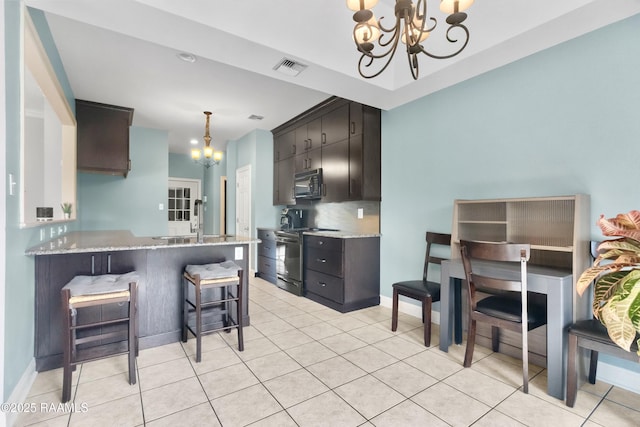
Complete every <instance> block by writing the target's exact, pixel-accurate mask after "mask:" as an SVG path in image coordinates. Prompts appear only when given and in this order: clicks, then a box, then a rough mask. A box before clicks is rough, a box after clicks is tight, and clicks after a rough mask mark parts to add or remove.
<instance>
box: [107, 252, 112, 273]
mask: <svg viewBox="0 0 640 427" xmlns="http://www.w3.org/2000/svg"><path fill="white" fill-rule="evenodd" d="M107 273H108V274H111V254H109V255H107Z"/></svg>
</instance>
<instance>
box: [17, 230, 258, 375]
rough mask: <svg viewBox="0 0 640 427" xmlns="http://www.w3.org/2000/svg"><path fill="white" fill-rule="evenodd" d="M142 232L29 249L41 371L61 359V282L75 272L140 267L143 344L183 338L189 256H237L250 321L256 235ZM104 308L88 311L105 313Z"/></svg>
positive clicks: (86, 236) (199, 259) (77, 237)
mask: <svg viewBox="0 0 640 427" xmlns="http://www.w3.org/2000/svg"><path fill="white" fill-rule="evenodd" d="M201 240H202V241H201V242H198V240H197V239H196V237H195V236H193V237H191V236H158V237H137V236H134V235H133V234H132V233H131V232H129V231H122V230H118V231H78V232H72V233H69V234H67V235H64V236H60V237H58V238H56V239H53V240H51V241H48V242H43V243H42V244H40V245H38V246H34V247H32V248H30V249H28V250H27V251H26V255H30V256H34V257H35V304H36V307H35V358H36V370H37V371H38V372H41V371H46V370H49V369H53V368H57V367H60V366H62V339H61V337H62V319H61V316H62V314H61V307H60V306H61V304H60V289H62V287H63V286H64V285H65V284H67V283H68V282H69V281H70V280H71V279H72V278H73V277H74V276H77V275H99V274H121V273H127V272H130V271H133V270H135V271H137V272H138V274H139V277H140V281H139V282H138V326H139V333H138V336H139V337H140V348H148V347H155V346H158V345H163V344H167V343H170V342H176V341H179V340H180V330H181V283H182V282H181V280H182V274H183V271H184V268H185V266H186V265H187V264H208V263H214V262H222V261H225V260H232V261H234V262H235V263H236V264H238V265H239V266H240V267H241V268H242V269H243V270H244V271H245V272H246V273H245V274H244V278H243V284H242V286H243V292H244V295H245V296H246V298H245V299H244V304H243V307H242V322H243V325H245V326H246V325H249V312H248V301H249V298H248V295H249V293H248V292H249V286H248V268H249V265H248V261H247V258H248V256H249V245H250V244H254V243H258V242H259V241H260V240H259V239H253V238H249V237H241V236H226V235H220V236H218V235H210V236H206V235H205V236H204V237H203V238H202V239H201ZM112 314H113V313H109V312H108V310H106V309H100V308H99V307H98V310H96V311H95V312H94V313H91V314H90V315H91V316H95V317H96V318H106V317H107V316H110V315H112Z"/></svg>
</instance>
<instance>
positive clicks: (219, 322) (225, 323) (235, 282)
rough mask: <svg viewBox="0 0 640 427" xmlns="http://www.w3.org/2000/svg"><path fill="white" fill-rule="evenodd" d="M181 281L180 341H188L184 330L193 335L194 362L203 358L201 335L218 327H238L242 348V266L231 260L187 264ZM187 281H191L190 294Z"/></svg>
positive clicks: (229, 330) (227, 329)
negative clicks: (205, 320)
mask: <svg viewBox="0 0 640 427" xmlns="http://www.w3.org/2000/svg"><path fill="white" fill-rule="evenodd" d="M183 282H184V286H183V300H184V303H183V306H182V342H187V335H188V332H187V331H191V333H192V334H193V335H194V336H195V337H196V362H197V363H199V362H200V360H201V359H202V336H203V335H208V334H211V333H214V332H218V331H226V332H231V329H233V328H237V329H238V350H239V351H244V341H243V338H242V305H243V292H242V269H241V268H240V267H239V266H238V265H237V264H236V263H235V262H233V261H225V262H222V263H212V264H204V265H187V267H186V268H185V271H184V281H183ZM189 285H193V292H192V294H193V296H191V295H190V294H191V293H190V286H189ZM234 288H235V290H234ZM203 296H205V298H203ZM234 302H235V308H236V309H235V317H234V316H232V313H233V310H232V306H233V305H234ZM190 314H193V316H190ZM205 315H210V316H211V317H210V320H209V319H208V320H209V321H208V323H205V322H204V317H205Z"/></svg>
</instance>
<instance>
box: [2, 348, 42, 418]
mask: <svg viewBox="0 0 640 427" xmlns="http://www.w3.org/2000/svg"><path fill="white" fill-rule="evenodd" d="M37 374H38V373H37V372H36V359H31V362H29V365H28V366H27V369H25V371H24V373H23V374H22V377H20V381H18V384H16V387H15V388H14V389H13V392H12V393H11V396H9V398H8V399H7V402H9V403H24V402H25V401H26V400H27V395H28V394H29V390H31V386H32V385H33V382H34V381H35V380H36V375H37ZM18 415H19V414H18V413H17V412H9V413H7V420H6V421H7V426H9V427H11V426H13V425H14V424H15V422H16V419H17V417H18Z"/></svg>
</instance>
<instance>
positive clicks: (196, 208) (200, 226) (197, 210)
mask: <svg viewBox="0 0 640 427" xmlns="http://www.w3.org/2000/svg"><path fill="white" fill-rule="evenodd" d="M193 216H195V217H196V219H197V220H198V222H197V225H196V227H195V228H194V227H193V224H191V232H192V233H196V239H197V241H198V243H202V242H203V241H204V221H203V220H202V200H200V199H196V201H195V202H194V203H193Z"/></svg>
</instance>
